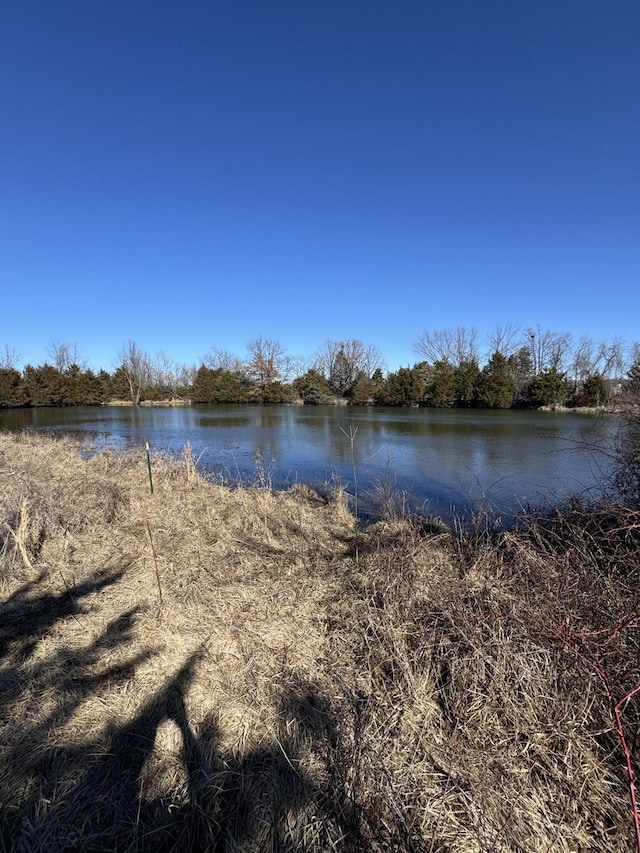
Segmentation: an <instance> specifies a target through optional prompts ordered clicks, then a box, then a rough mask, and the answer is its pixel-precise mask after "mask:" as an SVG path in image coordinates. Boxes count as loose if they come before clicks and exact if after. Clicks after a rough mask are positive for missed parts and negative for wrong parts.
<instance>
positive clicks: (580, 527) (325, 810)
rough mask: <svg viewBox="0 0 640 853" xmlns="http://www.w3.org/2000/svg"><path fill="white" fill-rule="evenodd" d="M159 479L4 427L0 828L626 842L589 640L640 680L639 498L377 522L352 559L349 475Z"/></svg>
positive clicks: (303, 844) (590, 846) (535, 844)
mask: <svg viewBox="0 0 640 853" xmlns="http://www.w3.org/2000/svg"><path fill="white" fill-rule="evenodd" d="M153 473H154V494H153V495H151V494H150V492H149V487H148V477H147V471H146V459H145V457H144V453H140V454H138V455H137V456H135V455H129V456H126V457H122V456H118V455H116V454H114V453H111V452H107V451H103V452H101V453H99V454H98V455H97V456H95V457H94V458H92V459H89V460H83V459H81V457H80V455H79V452H78V447H77V446H76V445H75V444H73V443H72V442H69V441H61V440H54V439H51V438H46V437H43V436H36V435H29V434H23V435H19V436H14V435H7V434H0V679H1V684H0V726H1V729H2V737H1V740H0V743H1V744H2V746H1V747H0V802H1V803H2V806H1V808H2V812H1V823H0V827H1V831H2V836H1V837H2V841H3V846H4V849H6V850H15V851H45V850H46V851H57V850H62V849H82V850H96V851H97V850H136V851H138V850H140V851H142V850H145V851H148V850H181V851H183V850H215V851H245V850H246V851H254V850H255V851H265V850H267V851H268V850H274V851H276V850H277V851H326V850H346V851H351V850H353V851H359V850H362V851H364V850H374V851H376V850H379V851H387V850H398V851H404V850H406V851H452V853H453V851H474V850H477V851H492V850H495V851H556V850H562V851H565V850H566V851H574V850H575V851H578V850H580V851H587V850H594V851H595V850H598V851H602V850H611V851H618V850H620V851H622V850H628V849H631V846H632V844H633V827H632V823H631V821H630V817H629V812H630V807H629V804H628V803H629V791H628V784H627V781H626V777H625V773H624V766H623V757H622V752H621V750H620V744H619V741H618V739H617V737H616V732H615V730H614V728H613V724H612V717H611V703H610V701H609V699H608V697H607V696H606V694H605V691H603V688H602V684H601V680H600V679H599V678H598V673H597V672H596V671H595V670H594V669H593V667H590V666H589V665H588V661H586V662H585V658H584V656H582V657H581V655H580V654H579V652H580V649H582V651H584V648H585V647H584V646H580V648H578V646H579V645H580V638H581V637H582V638H583V639H584V640H585V642H587V643H591V646H592V647H593V649H594V650H595V651H594V653H595V654H596V655H599V656H600V658H601V659H602V661H603V665H605V666H606V668H607V672H608V674H609V677H610V678H611V680H612V684H614V685H615V688H616V689H617V690H618V689H619V691H620V696H621V697H622V696H623V695H624V694H625V692H627V691H628V690H629V689H631V688H632V687H633V686H634V685H635V684H637V683H638V682H640V654H639V652H640V649H639V648H638V638H637V631H636V628H635V621H634V619H635V614H636V613H637V612H638V608H637V603H638V602H637V596H638V577H637V572H638V553H639V552H640V547H639V546H640V526H639V525H638V523H637V522H638V518H637V517H636V516H635V515H634V514H633V513H632V512H631V511H630V510H629V511H626V515H625V513H624V512H623V511H622V510H621V509H619V510H618V511H614V510H613V509H611V510H610V511H609V512H608V515H607V513H605V511H604V509H600V510H598V512H599V513H600V515H599V516H598V512H596V511H595V510H587V509H585V508H573V509H572V510H571V511H567V512H565V513H564V514H562V515H560V514H559V515H558V516H557V517H556V518H552V519H535V518H533V519H528V520H527V523H526V524H524V525H523V527H522V528H521V529H518V530H513V531H510V532H504V533H501V534H496V536H495V538H493V539H492V538H491V536H490V535H489V534H485V535H483V536H477V537H474V536H473V535H462V534H459V535H456V536H454V535H453V534H451V533H448V532H445V531H442V530H441V529H439V528H437V527H434V528H433V530H426V529H424V528H421V527H420V526H419V525H418V524H410V523H408V522H406V521H394V522H392V523H391V522H390V523H379V524H377V525H374V526H373V527H371V528H369V529H368V530H367V531H366V532H364V533H360V535H359V536H358V549H357V559H356V551H355V532H356V531H355V523H354V519H353V517H352V516H351V515H350V514H349V512H348V510H347V508H346V505H345V502H344V501H343V500H342V499H341V498H340V497H339V496H338V498H336V499H332V500H322V499H320V498H319V497H318V496H317V495H316V494H315V493H314V492H312V491H310V490H307V489H306V488H304V487H296V488H294V489H292V490H291V491H289V492H286V493H275V494H274V493H271V492H269V491H268V490H265V489H259V488H254V489H238V490H229V489H227V488H225V487H222V486H218V485H212V484H210V483H207V482H205V481H204V480H203V479H201V478H200V477H199V475H198V474H197V472H196V470H195V467H194V464H193V460H192V459H191V458H190V457H189V455H188V454H187V455H186V457H185V459H184V460H182V461H180V460H178V461H176V460H172V459H168V458H166V459H160V458H157V457H156V458H154V459H153ZM161 596H162V604H161V603H160V597H161ZM560 626H564V628H563V630H562V631H560V630H559V628H560ZM594 632H600V633H594ZM612 632H613V634H614V636H612ZM567 638H569V639H567ZM571 638H574V640H575V642H573V641H572V640H571ZM576 638H577V639H576ZM605 641H606V642H605ZM572 642H573V645H572ZM603 643H604V645H603ZM576 644H577V645H576ZM636 699H637V697H635V698H633V699H631V700H630V701H629V702H628V703H627V705H625V708H624V720H625V727H626V728H625V730H626V733H627V735H628V742H629V744H631V751H632V753H633V751H634V750H635V747H636V740H637V734H638V732H639V731H640V727H639V715H638V713H637V711H636V710H635V707H634V702H635V701H636Z"/></svg>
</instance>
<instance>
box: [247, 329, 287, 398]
mask: <svg viewBox="0 0 640 853" xmlns="http://www.w3.org/2000/svg"><path fill="white" fill-rule="evenodd" d="M247 349H248V351H249V359H248V361H247V365H246V371H247V374H248V375H249V376H250V377H251V379H253V381H254V382H256V383H257V384H258V385H259V386H260V387H261V388H264V387H265V385H268V384H269V383H271V382H275V381H276V379H278V378H279V377H280V374H281V370H282V366H283V360H284V358H285V350H284V347H283V346H282V344H281V343H280V341H277V340H274V339H273V338H263V337H259V338H254V339H253V340H252V341H249V343H248V344H247Z"/></svg>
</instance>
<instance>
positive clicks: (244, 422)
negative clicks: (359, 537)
mask: <svg viewBox="0 0 640 853" xmlns="http://www.w3.org/2000/svg"><path fill="white" fill-rule="evenodd" d="M618 425H619V422H618V420H617V419H615V418H612V417H603V416H594V415H584V414H576V413H560V412H538V411H533V412H532V411H488V410H471V409H470V410H462V409H398V408H385V407H340V406H255V405H254V406H249V405H224V406H223V405H218V406H192V407H185V408H175V409H170V408H147V407H142V408H132V407H124V406H123V407H120V406H103V407H91V408H90V407H80V408H50V409H45V408H43V409H17V410H16V409H13V410H1V411H0V428H3V429H10V430H16V429H24V428H31V429H36V430H55V431H69V432H73V433H79V434H81V435H82V436H83V437H84V438H85V439H86V441H87V442H88V443H89V444H90V445H91V446H98V447H100V446H103V445H105V444H109V445H115V446H117V447H126V448H131V447H134V448H135V447H138V448H140V449H141V450H142V449H143V448H144V446H145V442H149V445H150V446H151V448H152V449H154V450H159V451H164V452H170V453H180V452H182V450H183V448H184V447H185V445H186V443H187V442H189V444H190V445H191V448H192V450H193V452H194V454H195V456H196V457H199V465H200V468H201V469H202V470H204V471H207V472H209V473H210V474H212V475H216V476H219V477H221V478H223V479H224V480H226V481H228V482H232V483H237V482H243V483H246V484H247V483H251V482H255V481H256V480H264V481H268V482H270V483H271V484H272V485H273V486H275V487H277V488H281V487H287V486H290V485H293V484H294V483H297V482H302V483H307V484H309V485H311V486H313V487H316V488H320V489H324V488H326V487H327V484H331V483H337V482H341V483H343V484H344V485H345V486H346V487H347V490H348V491H349V492H350V493H353V492H354V490H355V487H356V485H357V490H358V498H359V505H360V509H361V510H362V511H363V512H365V513H371V514H374V515H375V514H376V512H377V503H378V502H379V501H380V498H381V495H382V496H383V497H384V496H385V495H386V496H389V495H392V496H393V497H394V498H395V499H396V500H397V502H398V503H399V504H400V505H403V504H404V507H405V508H406V509H407V510H410V511H420V512H423V513H425V514H429V515H439V516H442V517H443V518H446V519H450V518H451V517H452V516H453V515H456V514H457V515H466V514H468V513H469V512H472V511H475V510H477V509H478V508H481V507H488V506H491V507H492V508H493V509H495V510H496V511H497V512H498V513H500V514H503V515H504V516H505V520H506V518H507V517H511V515H512V514H513V513H514V512H517V511H518V510H519V509H521V508H523V507H525V506H541V505H543V504H544V503H546V502H548V501H559V500H562V499H563V498H564V497H566V496H567V495H568V494H571V493H580V494H587V495H594V494H596V493H597V491H598V489H599V487H600V485H601V484H602V483H603V481H604V480H605V479H606V477H607V475H608V473H609V471H608V463H607V459H606V457H605V456H604V455H603V454H602V453H599V452H595V451H593V450H592V449H591V448H593V446H594V445H607V444H608V443H610V442H611V440H612V439H613V437H614V435H615V433H616V431H617V429H618Z"/></svg>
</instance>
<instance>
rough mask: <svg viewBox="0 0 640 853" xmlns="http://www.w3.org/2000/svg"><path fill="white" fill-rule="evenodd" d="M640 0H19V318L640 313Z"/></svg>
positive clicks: (11, 226) (317, 333)
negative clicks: (171, 0) (604, 0)
mask: <svg viewBox="0 0 640 853" xmlns="http://www.w3.org/2000/svg"><path fill="white" fill-rule="evenodd" d="M639 45H640V5H639V4H638V3H637V0H628V2H622V0H609V2H606V3H605V2H593V0H580V2H575V0H535V2H533V0H527V2H523V0H484V2H477V0H474V2H460V1H459V0H434V2H431V0H420V2H418V0H398V2H393V3H392V2H389V0H387V2H378V0H341V1H340V2H336V1H335V0H324V1H323V2H311V0H268V2H267V0H208V2H205V0H183V2H181V3H176V2H175V0H174V2H171V3H169V2H165V0H153V2H148V0H135V2H132V0H126V2H123V0H108V2H107V0H56V2H51V0H20V2H19V3H9V4H4V8H3V9H2V12H1V13H0V81H1V86H0V202H1V203H0V293H1V303H0V304H1V307H2V321H1V326H0V345H2V344H5V343H6V344H7V345H9V346H10V347H14V348H15V349H16V350H17V351H18V353H19V354H20V355H21V359H20V362H21V364H26V363H28V362H31V363H36V364H37V363H42V362H43V361H44V360H45V359H46V357H47V346H48V345H49V344H50V343H51V341H53V340H56V341H59V342H66V343H70V344H71V343H75V344H76V345H77V346H78V348H79V349H80V351H81V352H82V353H83V354H84V355H85V357H86V358H87V359H88V360H89V362H90V363H91V364H92V366H94V367H96V368H97V367H100V366H104V367H106V368H108V369H110V368H111V367H112V366H113V364H114V360H115V356H116V353H117V351H118V350H119V349H120V347H121V346H122V344H123V342H125V341H128V340H129V339H132V340H134V341H136V342H137V343H138V345H139V346H141V347H142V348H143V349H145V350H148V351H149V352H151V353H154V352H156V351H158V350H164V351H165V352H166V353H168V354H169V355H170V356H172V357H173V358H175V359H177V360H179V361H183V362H189V363H190V362H197V363H199V360H200V358H201V356H202V355H203V354H204V353H206V352H207V351H209V350H210V349H212V348H214V347H218V348H221V349H228V350H231V351H233V352H236V353H237V354H239V355H242V354H243V353H244V351H245V344H246V343H247V341H249V340H250V339H251V338H254V337H256V336H258V335H263V336H266V337H272V338H277V339H279V340H280V341H281V342H282V344H283V345H284V347H285V348H286V350H287V351H288V352H289V353H290V354H291V355H307V354H310V353H312V352H313V351H314V350H316V349H317V348H318V347H319V346H320V345H321V343H322V342H323V341H324V340H325V339H326V338H327V337H330V338H333V339H340V338H360V339H362V340H363V341H364V342H365V343H367V344H376V345H377V346H378V347H379V348H380V349H381V351H382V353H383V354H384V356H385V358H386V360H387V363H388V365H389V367H390V368H396V367H397V366H399V365H402V364H410V363H413V362H414V361H415V360H416V359H417V355H416V353H415V352H414V349H413V345H414V343H415V341H416V339H417V338H418V337H419V335H420V334H421V333H422V332H424V331H426V330H435V329H440V328H449V327H455V326H459V325H466V326H473V327H475V328H477V329H478V330H479V331H480V333H481V334H483V333H486V332H488V331H489V329H490V328H491V327H492V326H493V325H494V324H495V322H496V321H501V322H503V323H515V324H518V325H520V326H522V327H523V328H524V327H527V326H536V325H538V324H540V325H541V326H542V327H543V328H544V329H549V330H552V331H556V332H565V331H568V332H572V333H573V334H575V335H576V336H580V335H581V334H585V333H586V334H590V335H592V336H594V337H596V338H601V337H604V338H611V337H613V336H614V335H620V336H622V337H623V338H625V339H627V340H629V341H633V340H638V339H640V328H639V323H638V320H639V317H640V298H639V297H638V282H639V280H640V275H639V273H640V170H639V158H640V154H639V152H640V48H639Z"/></svg>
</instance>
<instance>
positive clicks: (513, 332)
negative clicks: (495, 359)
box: [487, 323, 522, 358]
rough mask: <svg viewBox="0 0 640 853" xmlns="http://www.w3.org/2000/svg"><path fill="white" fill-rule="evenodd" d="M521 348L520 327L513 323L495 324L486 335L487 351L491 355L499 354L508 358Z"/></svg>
mask: <svg viewBox="0 0 640 853" xmlns="http://www.w3.org/2000/svg"><path fill="white" fill-rule="evenodd" d="M521 346H522V338H521V331H520V327H519V326H517V325H516V324H515V323H496V324H495V326H494V327H493V329H491V331H490V332H489V334H488V335H487V349H488V351H489V353H490V354H491V355H493V353H494V352H501V353H502V355H504V356H506V357H507V358H510V356H512V355H515V354H516V353H517V352H518V350H519V349H520V347H521Z"/></svg>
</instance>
